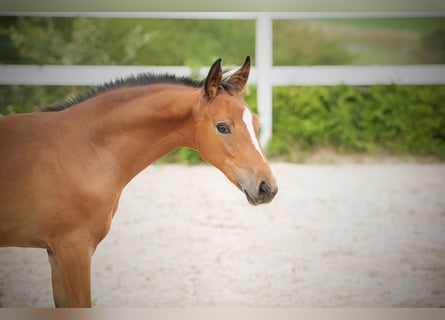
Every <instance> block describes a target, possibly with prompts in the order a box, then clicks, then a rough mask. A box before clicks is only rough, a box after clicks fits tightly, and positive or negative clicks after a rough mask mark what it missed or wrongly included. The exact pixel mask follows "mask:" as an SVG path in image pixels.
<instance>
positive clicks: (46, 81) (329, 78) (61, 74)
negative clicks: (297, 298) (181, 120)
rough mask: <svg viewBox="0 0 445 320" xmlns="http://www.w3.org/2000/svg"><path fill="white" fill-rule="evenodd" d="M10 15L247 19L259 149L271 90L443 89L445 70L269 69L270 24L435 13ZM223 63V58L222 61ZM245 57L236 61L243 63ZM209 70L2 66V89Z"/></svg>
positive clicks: (268, 131) (268, 124) (268, 127)
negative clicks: (252, 35) (252, 26)
mask: <svg viewBox="0 0 445 320" xmlns="http://www.w3.org/2000/svg"><path fill="white" fill-rule="evenodd" d="M0 15H11V16H53V17H77V16H84V17H91V18H157V19H250V20H255V21H256V31H255V32H256V48H255V59H256V66H255V67H254V68H253V70H252V74H251V77H250V81H249V83H250V84H256V85H257V94H258V96H257V104H258V112H259V116H260V119H261V125H262V131H261V137H260V140H261V144H262V145H263V146H264V147H266V146H267V144H268V142H269V140H270V138H271V137H272V88H273V86H288V85H301V86H304V85H327V86H329V85H338V84H347V85H373V84H407V85H416V84H418V85H429V84H432V85H434V84H445V65H406V66H394V65H392V66H378V65H371V66H309V67H307V66H287V67H274V66H273V52H272V22H273V20H274V19H333V18H404V17H444V16H445V13H440V12H439V13H437V12H269V13H264V12H261V13H255V12H12V13H0ZM222 58H224V57H222ZM243 58H244V57H240V60H242V59H243ZM207 70H208V67H202V68H198V69H192V68H188V67H183V66H48V65H45V66H34V65H0V84H1V85H96V84H100V83H103V82H107V81H110V80H112V79H115V78H120V77H125V76H128V75H130V74H136V73H140V72H155V73H174V74H177V75H182V76H189V75H191V74H192V73H194V74H196V73H198V74H200V75H201V76H202V77H204V76H205V75H206V73H207Z"/></svg>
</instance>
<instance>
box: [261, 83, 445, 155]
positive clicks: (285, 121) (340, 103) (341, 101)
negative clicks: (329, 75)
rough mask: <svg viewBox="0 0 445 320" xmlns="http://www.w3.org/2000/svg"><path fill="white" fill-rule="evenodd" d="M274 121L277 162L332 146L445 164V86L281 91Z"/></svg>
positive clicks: (273, 152) (272, 147)
mask: <svg viewBox="0 0 445 320" xmlns="http://www.w3.org/2000/svg"><path fill="white" fill-rule="evenodd" d="M273 116H274V132H273V137H272V141H271V143H270V146H269V152H270V155H271V156H272V157H280V158H284V159H288V160H296V158H295V155H294V152H295V149H298V150H303V151H314V150H316V149H317V148H320V147H327V146H329V147H333V148H334V149H335V150H336V151H338V152H340V153H345V152H366V153H371V154H372V153H390V154H394V155H408V154H410V155H419V156H424V155H432V156H436V157H439V158H441V159H445V86H396V85H392V86H371V87H348V86H335V87H281V88H275V90H274V106H273Z"/></svg>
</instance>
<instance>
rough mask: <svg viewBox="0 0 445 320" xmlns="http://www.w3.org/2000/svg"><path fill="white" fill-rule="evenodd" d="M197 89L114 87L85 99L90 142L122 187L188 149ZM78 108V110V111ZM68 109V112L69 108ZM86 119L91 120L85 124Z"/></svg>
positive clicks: (196, 101) (192, 135)
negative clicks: (155, 164)
mask: <svg viewBox="0 0 445 320" xmlns="http://www.w3.org/2000/svg"><path fill="white" fill-rule="evenodd" d="M199 97H200V89H198V88H192V87H185V86H181V85H162V84H159V85H150V86H140V87H132V88H122V89H115V90H112V91H110V92H106V93H104V94H102V95H100V96H97V97H95V98H93V99H92V100H91V105H90V106H89V108H84V110H87V109H88V113H89V115H88V117H89V118H90V119H93V122H92V123H93V124H92V125H91V128H92V130H91V131H92V133H93V138H92V141H93V144H94V146H95V147H96V148H99V149H100V150H99V152H104V154H108V155H109V157H108V161H112V162H113V163H114V166H113V167H114V171H115V172H113V174H114V175H117V176H118V177H119V178H120V179H122V183H123V184H127V183H128V182H129V181H130V180H131V179H132V178H133V177H134V176H135V175H137V174H138V173H139V172H140V171H142V170H143V169H145V168H146V167H147V166H149V165H150V164H151V163H153V162H154V161H156V160H157V159H159V158H161V157H162V156H164V155H166V154H168V153H169V152H171V151H173V150H175V149H177V148H178V147H182V146H186V147H191V148H194V147H195V144H194V127H195V126H194V121H193V114H192V110H193V108H194V107H195V106H196V105H197V104H198V103H199V99H200V98H199ZM80 110H81V108H78V110H76V111H78V112H79V113H80ZM73 111H74V108H73ZM89 121H91V120H89Z"/></svg>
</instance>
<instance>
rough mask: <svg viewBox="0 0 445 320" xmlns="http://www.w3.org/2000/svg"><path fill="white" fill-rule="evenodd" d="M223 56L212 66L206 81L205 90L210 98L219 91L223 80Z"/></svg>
mask: <svg viewBox="0 0 445 320" xmlns="http://www.w3.org/2000/svg"><path fill="white" fill-rule="evenodd" d="M222 74H223V72H222V69H221V58H219V59H218V60H216V61H215V62H214V63H213V64H212V66H211V67H210V70H209V73H208V74H207V78H206V81H205V83H204V90H205V93H206V96H207V97H208V98H213V97H214V96H216V94H217V93H218V87H219V85H220V83H221V80H222Z"/></svg>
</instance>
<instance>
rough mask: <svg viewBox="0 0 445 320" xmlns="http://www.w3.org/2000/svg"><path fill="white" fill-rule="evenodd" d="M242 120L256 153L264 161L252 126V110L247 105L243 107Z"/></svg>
mask: <svg viewBox="0 0 445 320" xmlns="http://www.w3.org/2000/svg"><path fill="white" fill-rule="evenodd" d="M243 121H244V123H245V124H246V127H247V132H249V135H250V139H251V140H252V144H253V146H254V147H255V149H256V150H257V151H258V153H259V154H260V155H261V158H263V161H266V159H265V158H264V155H263V152H262V151H261V147H260V143H259V142H258V139H257V137H256V135H255V129H254V127H253V116H252V112H251V111H250V110H249V108H247V107H244V112H243Z"/></svg>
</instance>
